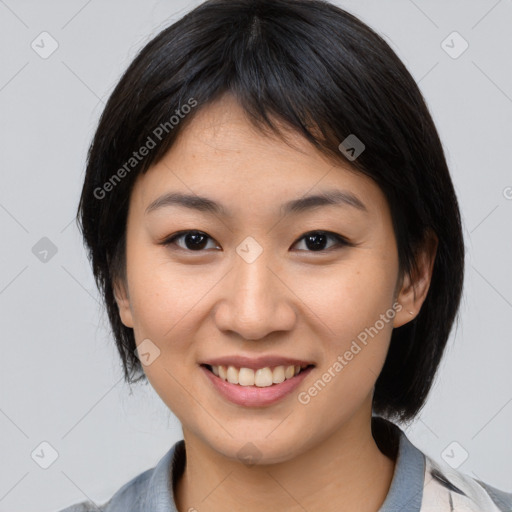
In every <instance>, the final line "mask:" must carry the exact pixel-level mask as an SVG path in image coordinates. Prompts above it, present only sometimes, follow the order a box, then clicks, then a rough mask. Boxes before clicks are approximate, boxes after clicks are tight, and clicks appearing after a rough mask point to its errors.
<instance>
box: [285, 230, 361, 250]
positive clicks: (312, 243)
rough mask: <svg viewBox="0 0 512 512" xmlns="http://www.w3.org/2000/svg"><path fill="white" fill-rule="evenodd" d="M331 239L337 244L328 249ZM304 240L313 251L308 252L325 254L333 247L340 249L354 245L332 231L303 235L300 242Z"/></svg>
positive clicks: (311, 232)
mask: <svg viewBox="0 0 512 512" xmlns="http://www.w3.org/2000/svg"><path fill="white" fill-rule="evenodd" d="M329 239H331V240H334V241H335V244H334V245H331V247H329V248H327V249H326V248H325V244H326V242H327V240H329ZM302 240H304V243H305V245H306V247H307V248H308V249H312V250H311V251H308V252H323V251H328V250H331V249H332V248H333V247H336V246H338V247H339V246H351V245H352V244H351V243H350V242H349V241H348V240H347V239H346V238H344V237H342V236H341V235H338V234H336V233H331V232H330V231H310V232H309V233H306V234H305V235H303V236H302V237H301V238H300V239H299V242H300V241H302ZM294 245H295V244H294Z"/></svg>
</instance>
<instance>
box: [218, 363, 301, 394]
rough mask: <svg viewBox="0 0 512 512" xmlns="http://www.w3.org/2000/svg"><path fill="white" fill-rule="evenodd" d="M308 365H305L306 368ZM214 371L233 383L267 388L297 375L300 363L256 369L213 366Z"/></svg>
mask: <svg viewBox="0 0 512 512" xmlns="http://www.w3.org/2000/svg"><path fill="white" fill-rule="evenodd" d="M306 366H307V365H304V368H306ZM211 369H212V372H213V374H214V375H216V376H217V377H219V378H221V379H222V380H225V381H227V382H229V383H231V384H238V385H240V386H257V387H259V388H265V387H269V386H272V384H280V383H281V382H284V381H285V380H288V379H291V378H292V377H294V376H295V375H297V374H298V373H299V372H300V370H301V367H300V365H295V366H294V365H289V366H284V365H281V366H276V367H274V368H273V369H271V368H269V367H265V368H259V369H258V370H256V371H254V370H253V369H252V368H236V367H235V366H228V367H226V366H222V365H220V366H211Z"/></svg>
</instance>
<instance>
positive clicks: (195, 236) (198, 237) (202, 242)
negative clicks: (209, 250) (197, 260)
mask: <svg viewBox="0 0 512 512" xmlns="http://www.w3.org/2000/svg"><path fill="white" fill-rule="evenodd" d="M201 238H202V240H201ZM191 240H192V243H191V244H190V246H189V242H190V241H191ZM198 240H199V243H197V241H198ZM205 240H206V237H205V236H204V235H202V234H201V233H189V234H188V235H186V237H185V241H186V245H187V247H188V248H189V249H202V248H203V247H204V245H205Z"/></svg>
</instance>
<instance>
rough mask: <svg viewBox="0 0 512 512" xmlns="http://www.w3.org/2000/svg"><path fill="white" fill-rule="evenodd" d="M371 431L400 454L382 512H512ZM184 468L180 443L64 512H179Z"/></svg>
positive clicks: (472, 482) (486, 492) (387, 427)
mask: <svg viewBox="0 0 512 512" xmlns="http://www.w3.org/2000/svg"><path fill="white" fill-rule="evenodd" d="M372 431H373V432H374V436H378V437H376V442H377V444H378V446H379V448H380V449H381V450H382V451H383V452H384V453H386V452H388V453H390V454H393V453H396V464H395V470H394V474H393V479H392V482H391V487H390V489H389V492H388V495H387V496H386V499H385V501H384V503H383V504H382V506H381V508H380V509H379V511H378V512H399V511H401V512H444V511H456V512H505V511H506V512H511V511H512V493H508V492H503V491H501V490H499V489H496V488H494V487H491V486H490V485H488V484H486V483H484V482H481V481H480V480H476V479H473V478H471V477H469V476H467V475H464V474H463V473H461V472H459V471H457V470H455V469H453V468H451V467H450V466H448V465H447V464H446V465H445V464H442V463H438V462H436V461H434V460H433V459H431V458H430V457H428V456H427V455H426V454H424V453H423V452H421V451H420V450H419V449H418V448H416V447H415V446H414V445H413V444H412V443H411V442H410V441H409V439H408V438H407V436H406V435H405V433H404V432H403V431H402V430H401V429H400V427H398V426H397V425H395V424H394V423H391V422H389V421H387V420H385V419H383V418H377V417H375V416H374V417H373V418H372ZM392 457H393V458H394V456H393V455H392ZM184 467H185V443H184V441H183V440H181V441H178V442H176V443H175V444H174V445H173V446H172V447H171V448H170V449H169V451H168V452H167V453H166V454H165V455H164V456H163V457H162V458H161V459H160V461H159V462H158V464H157V465H156V466H155V467H154V468H151V469H148V470H146V471H144V472H142V473H140V474H139V475H137V476H135V477H134V478H133V479H132V480H130V481H129V482H127V483H126V484H125V485H123V486H122V487H121V488H120V489H119V490H118V491H117V492H116V493H115V494H114V496H112V498H111V499H110V500H109V501H108V502H107V503H105V504H103V505H95V504H94V503H91V502H81V503H78V504H75V505H71V506H70V507H67V508H66V509H64V510H61V511H60V512H98V511H101V512H178V510H177V508H176V504H175V501H174V493H173V488H172V487H173V484H172V483H171V482H175V481H176V480H177V479H178V478H179V477H180V476H181V474H182V473H183V469H184ZM182 512H186V511H182Z"/></svg>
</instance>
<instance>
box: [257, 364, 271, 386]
mask: <svg viewBox="0 0 512 512" xmlns="http://www.w3.org/2000/svg"><path fill="white" fill-rule="evenodd" d="M254 385H255V386H258V387H259V388H266V387H268V386H272V370H271V369H270V368H260V369H259V370H256V373H255V374H254Z"/></svg>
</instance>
